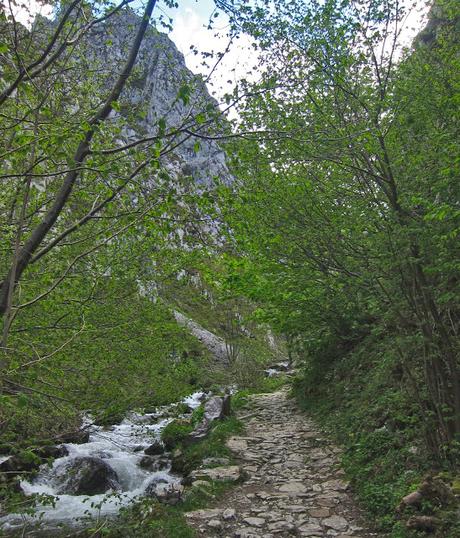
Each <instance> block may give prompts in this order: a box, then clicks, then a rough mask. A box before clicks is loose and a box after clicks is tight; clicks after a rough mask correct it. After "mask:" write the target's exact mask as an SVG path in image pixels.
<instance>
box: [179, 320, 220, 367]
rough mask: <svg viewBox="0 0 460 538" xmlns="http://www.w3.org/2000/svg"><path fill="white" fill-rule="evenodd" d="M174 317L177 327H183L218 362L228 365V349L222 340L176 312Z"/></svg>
mask: <svg viewBox="0 0 460 538" xmlns="http://www.w3.org/2000/svg"><path fill="white" fill-rule="evenodd" d="M174 317H175V318H176V321H177V323H178V324H179V325H181V326H182V327H185V328H186V329H187V330H188V331H189V332H190V334H192V335H193V336H195V338H197V339H198V340H199V341H200V342H201V343H202V344H203V345H204V346H205V347H206V348H207V349H208V350H209V351H210V353H212V355H213V356H214V357H215V358H216V360H217V361H218V362H221V363H224V364H228V362H229V356H230V353H229V351H230V350H229V347H228V344H227V343H226V342H225V340H224V339H223V338H221V337H220V336H217V335H216V334H214V333H212V332H211V331H208V330H207V329H205V328H204V327H202V326H201V325H199V324H198V323H196V322H195V321H193V320H192V319H190V318H188V317H186V316H184V314H182V313H181V312H178V311H177V310H176V311H174Z"/></svg>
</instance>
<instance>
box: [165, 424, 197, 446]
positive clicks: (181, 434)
mask: <svg viewBox="0 0 460 538" xmlns="http://www.w3.org/2000/svg"><path fill="white" fill-rule="evenodd" d="M192 431H193V426H192V425H191V424H190V422H188V421H187V420H184V419H176V420H173V421H172V422H170V423H169V424H168V425H167V426H166V427H165V428H164V430H163V431H162V432H161V440H162V441H163V443H164V445H165V447H166V449H167V450H173V449H174V448H175V447H176V446H178V445H179V444H180V443H181V442H182V441H183V440H184V439H185V437H187V435H188V434H189V433H191V432H192Z"/></svg>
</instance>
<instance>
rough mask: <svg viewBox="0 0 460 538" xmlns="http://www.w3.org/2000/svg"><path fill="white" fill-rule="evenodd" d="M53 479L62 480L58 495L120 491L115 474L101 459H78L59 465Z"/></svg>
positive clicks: (89, 457) (90, 457) (88, 457)
mask: <svg viewBox="0 0 460 538" xmlns="http://www.w3.org/2000/svg"><path fill="white" fill-rule="evenodd" d="M55 478H56V479H58V480H63V483H61V485H60V486H59V488H58V490H57V493H58V494H59V495H62V494H68V495H97V494H99V493H106V492H107V491H109V490H114V491H117V490H118V489H120V484H119V482H118V476H117V473H116V472H115V471H114V470H113V469H112V467H110V465H109V464H108V463H107V462H106V461H104V460H102V459H101V458H95V457H92V456H86V457H79V458H75V459H73V460H70V461H68V462H65V463H63V464H61V465H59V466H58V467H57V468H56V470H55Z"/></svg>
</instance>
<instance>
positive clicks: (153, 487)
mask: <svg viewBox="0 0 460 538" xmlns="http://www.w3.org/2000/svg"><path fill="white" fill-rule="evenodd" d="M168 483H169V482H168V480H167V479H166V478H163V477H161V476H154V477H153V478H152V480H151V481H150V482H149V483H148V485H147V487H146V488H145V491H144V495H145V496H146V497H156V496H157V489H158V486H160V485H161V484H168Z"/></svg>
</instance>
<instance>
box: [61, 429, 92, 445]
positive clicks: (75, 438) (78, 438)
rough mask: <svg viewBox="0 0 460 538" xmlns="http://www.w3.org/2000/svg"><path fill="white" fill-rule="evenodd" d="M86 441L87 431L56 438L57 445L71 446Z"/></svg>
mask: <svg viewBox="0 0 460 538" xmlns="http://www.w3.org/2000/svg"><path fill="white" fill-rule="evenodd" d="M88 441H89V431H88V430H77V431H74V432H68V433H64V434H62V435H60V436H59V437H58V442H59V443H71V444H76V445H80V444H83V443H87V442H88Z"/></svg>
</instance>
